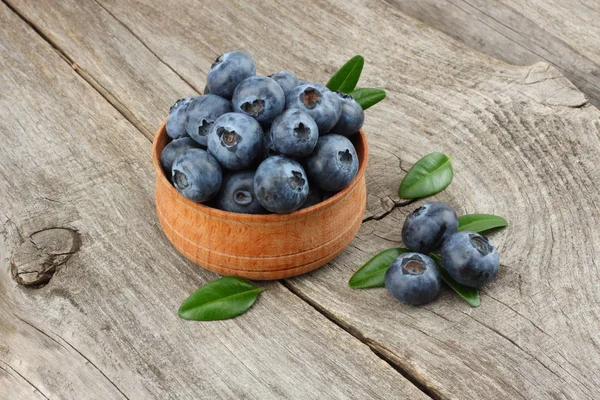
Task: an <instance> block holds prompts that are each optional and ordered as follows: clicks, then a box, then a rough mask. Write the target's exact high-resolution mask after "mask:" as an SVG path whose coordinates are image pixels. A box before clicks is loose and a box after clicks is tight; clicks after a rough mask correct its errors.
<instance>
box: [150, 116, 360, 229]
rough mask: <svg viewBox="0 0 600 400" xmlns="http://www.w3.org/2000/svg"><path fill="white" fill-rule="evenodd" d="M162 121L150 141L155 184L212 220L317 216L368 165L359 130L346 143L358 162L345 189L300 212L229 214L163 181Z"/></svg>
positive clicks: (164, 137)
mask: <svg viewBox="0 0 600 400" xmlns="http://www.w3.org/2000/svg"><path fill="white" fill-rule="evenodd" d="M166 122H167V120H166V119H165V120H164V121H163V122H162V124H161V125H160V127H159V129H158V131H157V133H156V135H155V137H154V142H153V145H152V163H153V165H154V170H155V172H156V176H157V179H158V181H159V182H158V183H157V184H161V185H167V186H169V189H168V190H170V191H173V192H175V193H177V194H178V198H180V200H181V201H182V202H183V203H185V204H186V205H187V206H189V207H194V208H197V209H198V210H199V211H202V212H204V213H208V214H210V215H211V216H213V217H215V218H226V219H231V218H234V219H237V220H244V221H262V222H268V221H271V222H277V221H282V220H285V219H287V218H297V217H302V216H305V215H308V214H312V213H319V211H320V210H323V209H325V208H327V207H328V206H329V205H331V204H333V203H335V202H338V201H340V200H341V199H343V198H344V197H345V196H346V195H347V194H348V192H350V191H351V190H352V189H353V188H354V187H355V186H356V185H357V184H358V182H359V181H360V179H361V178H362V177H363V176H364V174H365V170H366V167H367V162H368V158H369V154H368V153H369V148H368V143H367V138H366V135H365V132H364V131H363V130H362V129H361V130H360V131H359V132H358V133H357V134H355V135H353V136H352V137H351V138H350V140H351V141H352V144H353V145H354V147H355V149H356V154H357V156H358V162H359V167H358V172H357V174H356V176H355V177H354V179H353V180H352V182H350V184H349V185H348V186H346V187H345V188H344V189H342V190H341V191H339V192H338V193H336V194H335V195H333V196H331V197H330V198H328V199H327V200H325V201H322V202H320V203H317V204H315V205H313V206H310V207H307V208H303V209H300V210H297V211H294V212H292V213H289V214H239V213H232V212H229V211H223V210H219V209H217V208H213V207H210V206H208V205H205V204H202V203H196V202H193V201H191V200H189V199H186V198H185V197H183V196H181V195H179V192H178V191H177V189H175V187H174V186H173V185H172V184H171V182H170V181H169V179H167V176H166V174H165V171H164V170H163V168H162V166H161V164H160V155H161V153H162V151H163V149H164V148H165V146H166V145H167V144H168V143H169V142H170V141H171V138H170V137H169V136H168V135H167V131H166Z"/></svg>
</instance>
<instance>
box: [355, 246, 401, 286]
mask: <svg viewBox="0 0 600 400" xmlns="http://www.w3.org/2000/svg"><path fill="white" fill-rule="evenodd" d="M407 251H408V250H407V249H404V248H401V247H398V248H393V249H388V250H384V251H382V252H381V253H379V254H377V255H376V256H375V257H373V258H371V259H370V260H369V261H367V263H366V264H365V265H363V266H362V267H360V268H359V269H358V271H356V272H355V273H354V275H352V278H350V281H349V282H348V285H349V286H350V287H351V288H353V289H365V288H374V287H383V286H384V284H385V271H387V269H388V268H389V267H390V265H391V264H392V262H393V261H394V260H395V259H396V258H397V257H398V256H399V255H400V254H402V253H406V252H407Z"/></svg>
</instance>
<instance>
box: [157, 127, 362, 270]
mask: <svg viewBox="0 0 600 400" xmlns="http://www.w3.org/2000/svg"><path fill="white" fill-rule="evenodd" d="M165 122H166V121H165ZM165 122H163V123H162V125H161V126H160V128H159V129H158V132H157V133H156V136H155V138H154V143H153V146H152V162H153V164H154V169H155V171H156V212H157V214H158V220H159V221H160V223H161V225H162V228H163V230H164V232H165V235H166V236H167V238H168V239H169V240H170V241H171V243H172V244H173V246H175V248H176V249H177V250H179V251H180V252H181V253H182V254H183V255H184V256H186V257H187V258H188V259H190V260H191V261H193V262H194V263H196V264H198V265H200V266H201V267H203V268H206V269H209V270H211V271H215V272H217V273H219V274H222V275H233V276H239V277H243V278H248V279H254V280H270V279H283V278H289V277H292V276H297V275H300V274H303V273H305V272H308V271H312V270H314V269H316V268H319V267H321V266H323V265H325V264H327V263H328V262H329V261H331V260H332V259H334V258H335V257H336V256H337V255H338V254H339V253H341V252H342V250H344V248H346V246H348V244H350V242H351V241H352V239H353V238H354V235H356V232H357V231H358V229H359V227H360V224H361V222H362V218H363V214H364V212H365V208H366V203H367V189H366V183H365V169H366V166H367V160H368V144H367V139H366V136H365V133H364V132H363V131H362V130H361V131H360V132H359V134H358V135H355V137H354V140H353V141H354V145H355V147H356V152H357V154H358V158H359V169H358V173H357V175H356V177H355V178H354V180H353V181H352V182H351V183H350V184H349V185H348V186H347V187H346V188H344V189H343V190H342V191H340V192H338V193H337V194H336V195H335V196H332V197H330V198H329V199H327V200H325V201H323V202H321V203H319V204H316V205H314V206H312V207H308V208H305V209H302V210H298V211H295V212H293V213H290V214H267V215H252V214H237V213H232V212H227V211H222V210H218V209H216V208H211V207H208V206H206V205H203V204H198V203H194V202H193V201H190V200H188V199H186V198H185V197H183V196H182V195H181V194H180V193H179V192H178V191H177V189H175V187H173V185H172V184H171V183H170V182H169V180H168V179H167V177H166V176H165V173H164V171H163V169H162V167H161V165H160V154H161V152H162V150H163V148H164V147H165V146H166V145H167V143H168V142H169V140H170V139H169V137H168V136H167V133H166V130H165Z"/></svg>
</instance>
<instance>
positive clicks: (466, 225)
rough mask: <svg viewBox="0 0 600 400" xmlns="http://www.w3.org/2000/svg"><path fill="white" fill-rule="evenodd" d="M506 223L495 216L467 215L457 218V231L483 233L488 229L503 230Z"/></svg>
mask: <svg viewBox="0 0 600 400" xmlns="http://www.w3.org/2000/svg"><path fill="white" fill-rule="evenodd" d="M507 225H508V222H507V221H506V220H505V219H504V218H502V217H499V216H497V215H491V214H467V215H461V216H460V217H458V231H459V232H462V231H469V232H477V233H481V232H485V231H489V230H490V229H495V228H503V227H505V226H507Z"/></svg>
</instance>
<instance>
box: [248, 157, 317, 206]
mask: <svg viewBox="0 0 600 400" xmlns="http://www.w3.org/2000/svg"><path fill="white" fill-rule="evenodd" d="M254 192H255V193H256V195H257V196H258V201H259V202H260V204H261V205H262V206H263V207H264V208H266V209H267V210H269V211H271V212H274V213H289V212H292V211H295V210H297V209H299V208H300V207H301V206H302V204H303V203H304V202H305V201H306V198H307V197H308V179H307V177H306V173H305V172H304V169H303V168H302V166H301V165H300V164H299V163H298V162H297V161H294V160H292V159H289V158H286V157H283V156H273V157H269V158H267V159H266V160H265V161H263V162H262V163H261V164H260V166H259V167H258V169H257V170H256V175H255V176H254Z"/></svg>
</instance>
